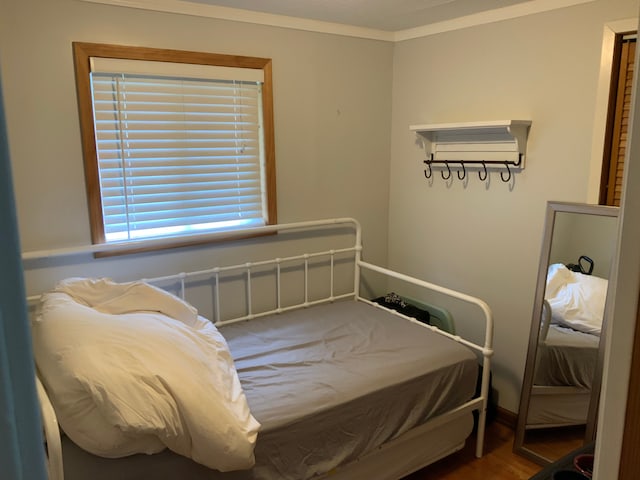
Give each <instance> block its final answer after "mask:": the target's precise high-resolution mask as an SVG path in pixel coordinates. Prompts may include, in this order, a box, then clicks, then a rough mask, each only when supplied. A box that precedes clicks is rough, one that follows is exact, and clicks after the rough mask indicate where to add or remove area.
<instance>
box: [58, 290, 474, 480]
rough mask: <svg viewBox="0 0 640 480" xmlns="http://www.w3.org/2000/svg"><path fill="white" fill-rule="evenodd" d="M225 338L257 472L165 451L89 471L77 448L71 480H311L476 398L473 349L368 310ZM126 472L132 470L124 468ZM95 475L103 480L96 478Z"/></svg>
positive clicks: (309, 313) (264, 322)
mask: <svg viewBox="0 0 640 480" xmlns="http://www.w3.org/2000/svg"><path fill="white" fill-rule="evenodd" d="M220 331H221V332H222V334H223V335H224V336H225V338H226V340H227V342H228V344H229V347H230V349H231V353H232V355H233V357H234V362H235V364H236V369H237V371H238V375H239V377H240V381H241V383H242V386H243V388H244V390H245V393H246V396H247V400H248V402H249V406H250V408H251V412H252V414H253V415H254V416H255V418H256V419H257V420H258V421H259V422H260V423H261V425H262V428H261V430H260V432H259V435H258V441H257V444H256V449H255V454H256V465H255V467H254V468H253V469H251V470H247V471H240V472H230V473H224V474H222V473H219V472H215V471H212V470H207V469H205V468H203V467H201V466H199V465H197V464H195V463H194V462H192V461H190V460H188V459H186V458H184V457H178V456H177V455H173V454H171V452H167V451H165V452H162V453H160V454H157V455H153V456H145V455H135V456H133V457H128V458H124V459H119V460H107V459H94V460H97V462H93V466H92V467H90V466H89V465H90V464H91V463H92V462H90V461H89V457H91V456H90V455H88V454H86V453H84V452H81V451H79V449H77V448H74V446H72V445H70V446H69V445H67V446H65V447H63V451H65V462H66V463H65V465H66V466H65V473H66V474H67V476H68V478H69V479H71V478H93V479H96V480H98V479H99V478H115V477H113V475H114V472H116V471H117V472H118V474H117V478H119V479H127V478H131V479H133V478H155V479H163V478H167V479H169V478H190V479H192V480H193V479H197V478H202V479H204V478H206V479H215V480H218V479H220V480H250V479H252V480H275V479H279V480H285V479H291V480H302V479H307V478H313V477H314V476H320V475H323V474H325V473H327V472H330V471H332V470H333V469H335V468H336V467H338V466H339V465H342V464H346V463H350V462H353V461H355V460H356V459H358V458H360V457H361V456H363V455H365V454H366V453H368V452H371V451H373V450H375V449H376V448H377V447H379V446H380V445H382V444H384V443H385V442H388V441H390V440H392V439H395V438H397V437H398V436H400V435H402V434H403V433H405V432H407V431H408V430H410V429H412V428H413V427H415V426H417V425H420V424H422V423H424V422H425V421H427V420H428V419H430V418H433V417H435V416H437V415H439V414H441V413H444V412H446V411H448V410H450V409H452V408H454V407H456V406H459V405H461V404H463V403H464V402H466V401H467V400H469V399H470V398H471V397H472V396H473V394H474V392H475V386H476V378H477V368H478V367H477V360H476V356H475V354H474V353H473V352H471V350H469V349H468V348H467V347H464V346H462V345H460V344H457V343H456V342H454V341H452V340H450V339H448V338H445V337H443V336H441V335H438V334H436V333H434V332H431V331H430V330H428V329H427V328H424V327H423V326H421V325H418V324H415V323H412V322H409V321H407V320H405V319H402V318H399V317H397V316H394V315H391V314H389V313H388V312H385V311H383V310H381V309H379V308H375V307H373V306H371V305H368V304H365V303H362V302H354V301H345V302H336V303H333V304H326V305H321V306H316V307H313V308H309V309H302V310H296V311H292V312H288V313H285V314H281V315H277V316H273V317H265V318H260V319H254V320H251V321H248V322H242V323H237V324H232V325H228V326H223V327H220ZM202 401H203V402H206V399H203V400H202ZM469 415H470V414H469ZM125 462H128V464H129V465H130V467H125V468H121V467H120V468H119V467H118V466H116V463H120V464H121V465H125ZM72 463H73V464H74V465H75V466H72V465H71V464H72ZM96 464H97V465H99V467H98V471H97V472H96V471H95V470H94V471H91V472H90V471H89V470H86V469H89V468H91V469H92V470H93V469H95V465H96ZM145 465H146V466H145ZM116 469H117V470H116ZM136 472H137V473H136ZM140 472H144V476H140ZM88 474H90V477H88V476H87V475H88ZM83 475H84V476H83ZM101 475H104V476H101ZM149 475H152V477H150V476H149ZM185 475H188V477H185Z"/></svg>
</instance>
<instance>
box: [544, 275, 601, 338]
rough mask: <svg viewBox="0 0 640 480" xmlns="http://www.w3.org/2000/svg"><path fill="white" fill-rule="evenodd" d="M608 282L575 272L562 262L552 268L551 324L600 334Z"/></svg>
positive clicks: (549, 291)
mask: <svg viewBox="0 0 640 480" xmlns="http://www.w3.org/2000/svg"><path fill="white" fill-rule="evenodd" d="M607 286H608V281H607V279H605V278H600V277H596V276H595V275H585V274H583V273H579V272H572V271H571V270H569V269H568V268H567V267H565V266H564V265H563V264H561V263H555V264H553V265H550V266H549V269H548V271H547V288H546V290H545V300H547V301H548V302H549V305H550V306H551V319H552V322H554V323H558V324H560V325H563V326H566V327H570V328H573V329H574V330H578V331H580V332H584V333H591V334H594V335H600V332H601V330H602V318H603V316H604V305H605V300H606V297H607Z"/></svg>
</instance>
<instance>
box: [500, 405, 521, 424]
mask: <svg viewBox="0 0 640 480" xmlns="http://www.w3.org/2000/svg"><path fill="white" fill-rule="evenodd" d="M495 408H496V422H500V423H502V424H503V425H506V426H507V427H509V428H512V429H513V430H515V428H516V425H517V424H518V414H517V413H514V412H512V411H511V410H507V409H506V408H502V407H499V406H496V407H495Z"/></svg>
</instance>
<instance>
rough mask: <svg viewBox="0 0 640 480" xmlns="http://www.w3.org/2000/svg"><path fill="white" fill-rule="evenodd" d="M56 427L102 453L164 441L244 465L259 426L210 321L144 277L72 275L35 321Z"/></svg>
mask: <svg viewBox="0 0 640 480" xmlns="http://www.w3.org/2000/svg"><path fill="white" fill-rule="evenodd" d="M32 331H33V342H34V352H35V358H36V363H37V367H38V372H39V375H40V376H41V378H42V380H43V382H44V384H45V386H46V387H47V390H48V393H49V395H50V397H51V401H52V403H53V406H54V409H55V410H56V413H57V415H58V420H59V422H60V425H61V426H62V428H63V430H64V431H65V433H66V434H67V435H69V437H70V438H71V439H72V440H73V441H74V442H75V443H76V444H78V445H79V446H80V447H82V448H84V449H85V450H87V451H89V452H91V453H94V454H96V455H101V456H105V457H121V456H126V455H131V454H134V453H156V452H159V451H160V450H163V449H164V448H166V447H168V448H169V449H171V450H173V451H174V452H176V453H179V454H181V455H184V456H187V457H190V458H192V459H193V460H195V461H196V462H198V463H201V464H203V465H206V466H207V467H209V468H213V469H217V470H221V471H229V470H239V469H247V468H251V467H252V466H253V464H254V456H253V449H254V445H255V441H256V437H257V432H258V429H259V427H260V425H259V424H258V422H257V421H256V420H255V419H254V418H253V416H252V415H251V413H250V411H249V407H248V404H247V401H246V398H245V394H244V392H243V391H242V388H241V386H240V382H239V380H238V376H237V373H236V370H235V367H234V364H233V360H232V358H231V355H230V353H229V349H228V347H227V344H226V342H225V340H224V338H223V337H222V335H221V334H220V333H219V332H218V330H217V329H216V327H215V326H214V325H213V324H212V323H210V322H209V321H207V320H206V319H204V318H202V317H200V316H198V314H197V311H196V310H195V309H194V308H193V307H192V306H190V305H189V304H187V303H186V302H183V301H182V300H180V299H178V298H176V297H174V296H173V295H170V294H169V293H167V292H165V291H163V290H160V289H157V288H155V287H152V286H150V285H147V284H145V283H142V282H132V283H126V284H117V283H114V282H111V281H109V280H105V279H100V280H90V279H69V280H67V281H64V282H62V283H60V284H59V285H58V286H57V287H56V288H55V290H53V291H52V292H50V293H47V294H45V295H43V297H42V300H41V304H40V307H39V311H38V313H37V315H36V317H35V319H34V321H33V322H32Z"/></svg>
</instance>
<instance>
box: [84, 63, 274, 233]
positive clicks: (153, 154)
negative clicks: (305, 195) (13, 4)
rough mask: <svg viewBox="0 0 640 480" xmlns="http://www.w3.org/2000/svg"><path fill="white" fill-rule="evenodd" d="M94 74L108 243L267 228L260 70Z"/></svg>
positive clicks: (135, 67) (94, 66)
mask: <svg viewBox="0 0 640 480" xmlns="http://www.w3.org/2000/svg"><path fill="white" fill-rule="evenodd" d="M91 70H92V73H91V88H92V97H93V107H94V124H95V136H96V148H97V156H98V169H99V176H100V190H101V198H102V212H103V222H104V233H105V239H106V241H107V242H111V241H126V240H137V239H142V238H152V237H160V236H171V235H185V234H189V233H201V232H205V231H215V230H221V229H225V230H226V229H233V228H243V227H248V226H255V225H263V224H265V222H266V218H267V217H266V215H267V214H266V205H265V202H266V199H265V186H264V183H265V181H264V152H263V150H264V148H263V140H262V133H263V128H262V105H261V98H262V95H261V86H262V82H261V78H259V75H261V74H262V72H261V71H256V70H254V69H243V68H227V67H209V66H202V65H189V64H171V63H165V62H140V61H134V60H110V59H102V58H93V59H92V61H91ZM256 75H258V76H256Z"/></svg>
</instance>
